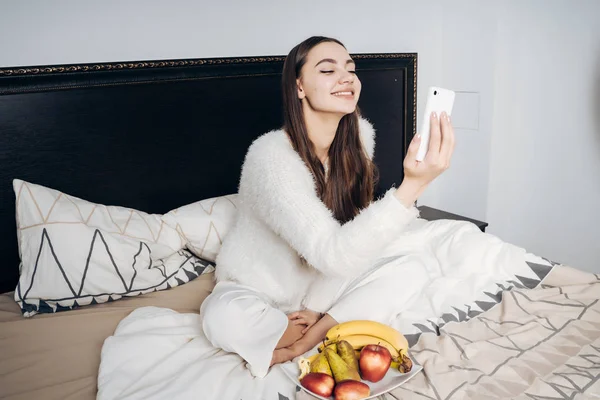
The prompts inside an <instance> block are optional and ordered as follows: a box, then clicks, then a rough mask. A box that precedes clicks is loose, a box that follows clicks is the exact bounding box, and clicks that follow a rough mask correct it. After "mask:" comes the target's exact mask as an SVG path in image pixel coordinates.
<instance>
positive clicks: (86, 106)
mask: <svg viewBox="0 0 600 400" xmlns="http://www.w3.org/2000/svg"><path fill="white" fill-rule="evenodd" d="M352 57H353V58H354V59H355V61H356V64H357V71H358V76H359V78H360V79H361V81H362V83H363V89H362V94H361V98H360V101H359V107H360V108H361V110H362V113H363V115H364V116H365V117H367V118H368V119H369V120H370V121H371V122H372V123H373V124H374V126H375V129H376V130H377V137H376V148H375V161H376V163H377V165H378V167H379V170H380V185H379V187H380V189H379V190H378V193H379V194H380V193H381V192H383V191H384V190H385V189H386V188H388V187H389V186H390V185H392V184H399V183H400V182H401V180H402V174H403V172H402V160H403V158H404V154H405V149H406V144H407V143H408V142H409V141H410V139H411V138H412V136H413V135H414V133H415V128H416V124H415V114H416V82H417V55H416V54H413V53H410V54H406V53H403V54H353V55H352ZM283 60H284V58H283V57H249V58H220V59H193V60H174V61H143V62H123V63H109V64H78V65H65V66H45V67H30V68H21V67H18V68H4V69H0V164H1V166H2V168H1V169H0V238H1V239H2V240H1V241H0V254H2V263H1V265H0V292H7V291H11V290H14V289H15V286H16V284H17V281H18V271H19V269H18V266H19V255H18V251H17V236H16V224H15V196H14V193H13V189H12V180H13V179H15V178H19V179H23V180H26V181H29V182H32V183H36V184H40V185H44V186H47V187H50V188H54V189H57V190H60V191H63V192H65V193H68V194H70V195H73V196H76V197H80V198H83V199H85V200H88V201H92V202H95V203H100V204H105V205H119V206H124V207H132V208H135V209H138V210H142V211H145V212H149V213H164V212H166V211H169V210H171V209H174V208H176V207H178V206H181V205H184V204H188V203H192V202H194V201H198V200H201V199H204V198H209V197H214V196H219V195H224V194H229V193H234V192H236V191H237V184H238V179H239V173H240V168H241V165H242V161H243V158H244V155H245V152H246V150H247V148H248V146H249V145H250V143H251V142H252V140H253V139H255V138H256V137H257V136H259V135H260V134H262V133H264V132H267V131H269V130H271V129H275V128H279V127H280V126H281V124H282V112H281V89H280V79H281V69H282V67H283Z"/></svg>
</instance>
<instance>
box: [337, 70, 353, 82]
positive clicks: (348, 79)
mask: <svg viewBox="0 0 600 400" xmlns="http://www.w3.org/2000/svg"><path fill="white" fill-rule="evenodd" d="M340 83H354V74H353V73H350V72H348V71H346V72H344V73H343V74H342V76H341V78H340Z"/></svg>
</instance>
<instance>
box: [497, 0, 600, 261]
mask: <svg viewBox="0 0 600 400" xmlns="http://www.w3.org/2000/svg"><path fill="white" fill-rule="evenodd" d="M503 4H504V6H502V7H500V10H499V11H500V12H499V15H498V25H497V28H498V34H497V39H496V43H495V47H496V62H495V72H494V78H495V82H494V115H493V134H492V158H491V160H490V180H489V195H488V209H487V217H488V220H489V222H490V226H491V229H490V232H493V233H494V234H497V235H498V236H500V237H502V238H503V239H504V240H506V241H509V242H513V243H518V244H519V245H521V246H524V247H526V248H528V249H530V250H531V251H533V252H536V253H538V254H541V255H544V256H545V257H548V258H551V259H555V260H557V261H561V262H565V263H569V264H571V265H574V266H577V267H579V268H582V269H588V270H590V271H596V272H600V246H599V245H598V239H599V238H600V119H598V117H599V115H600V25H598V24H597V18H598V16H600V2H598V1H595V0H590V1H581V0H580V1H548V0H538V1H532V0H529V1H526V2H514V3H513V2H511V3H508V4H506V3H503ZM575 4H576V5H577V6H575Z"/></svg>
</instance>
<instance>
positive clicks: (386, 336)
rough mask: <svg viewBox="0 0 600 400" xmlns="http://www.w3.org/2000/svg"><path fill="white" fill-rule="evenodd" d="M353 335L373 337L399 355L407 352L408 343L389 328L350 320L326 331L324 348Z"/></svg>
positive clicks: (401, 335)
mask: <svg viewBox="0 0 600 400" xmlns="http://www.w3.org/2000/svg"><path fill="white" fill-rule="evenodd" d="M353 335H366V336H373V337H375V338H378V339H380V340H382V341H385V342H387V343H389V344H390V345H391V346H392V347H393V348H394V349H396V350H397V351H398V353H401V354H402V353H404V354H405V353H406V351H407V350H408V341H407V340H406V338H405V337H404V335H403V334H402V333H400V332H398V331H397V330H396V329H394V328H392V327H391V326H388V325H385V324H382V323H379V322H376V321H369V320H352V321H347V322H343V323H341V324H337V325H335V326H333V327H332V328H331V329H329V331H327V334H326V338H325V340H326V342H325V346H327V345H328V344H330V343H333V342H335V341H336V340H337V341H339V340H341V339H344V338H345V337H347V336H353ZM375 343H377V342H375ZM388 350H389V349H388ZM392 355H393V354H392Z"/></svg>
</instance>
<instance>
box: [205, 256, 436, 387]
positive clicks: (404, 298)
mask: <svg viewBox="0 0 600 400" xmlns="http://www.w3.org/2000/svg"><path fill="white" fill-rule="evenodd" d="M411 259H412V256H410V255H408V256H403V257H396V258H394V259H392V260H388V261H382V262H380V263H379V264H380V265H379V266H375V267H374V269H372V270H371V271H369V272H368V273H365V274H364V275H362V276H361V277H359V278H357V279H355V280H352V281H348V282H344V283H343V284H342V285H341V286H340V285H338V287H339V290H338V295H337V300H336V301H335V302H334V304H333V306H332V307H331V308H330V309H329V310H328V311H327V313H328V314H329V315H330V316H331V317H333V318H334V319H335V320H336V321H337V322H338V323H341V322H345V321H349V320H357V319H368V320H373V321H379V322H382V323H385V324H390V322H391V321H392V320H393V319H394V318H396V316H397V315H398V314H399V313H400V312H402V311H403V310H405V309H406V308H407V307H409V306H410V304H411V303H412V302H414V301H415V299H416V298H417V297H418V295H419V293H420V292H421V290H422V288H424V287H425V286H426V284H427V282H428V280H429V278H428V275H427V272H426V270H425V269H424V268H422V266H420V265H418V264H420V263H419V262H418V261H417V260H416V259H415V260H414V261H415V262H411V261H412V260H411ZM381 264H382V265H381ZM407 274H409V275H407ZM407 276H410V286H409V287H407V286H406V285H403V281H405V280H406V279H407ZM200 316H201V318H202V328H203V330H204V333H205V335H206V337H207V339H208V340H209V341H210V342H211V343H212V345H213V346H215V347H217V348H221V349H223V350H225V351H227V352H232V353H237V354H239V355H240V356H241V357H242V358H243V359H244V360H245V361H246V362H247V367H248V368H249V370H250V372H251V373H252V375H254V376H255V377H259V378H262V377H264V376H266V375H267V373H268V371H269V365H270V363H271V359H272V356H273V351H274V350H275V346H276V345H277V343H278V342H279V339H281V337H282V335H283V333H284V331H285V330H286V328H287V325H288V318H287V315H286V314H285V313H284V312H283V311H281V310H279V309H277V308H276V307H275V306H274V304H273V303H272V302H271V301H270V300H269V299H268V298H267V296H266V295H264V294H262V293H260V292H258V291H256V290H255V289H253V288H251V287H249V286H244V285H240V284H237V283H234V282H219V283H217V285H216V286H215V288H214V290H213V292H212V293H211V294H210V295H209V296H208V297H207V298H206V299H205V300H204V302H203V303H202V306H201V307H200Z"/></svg>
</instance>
